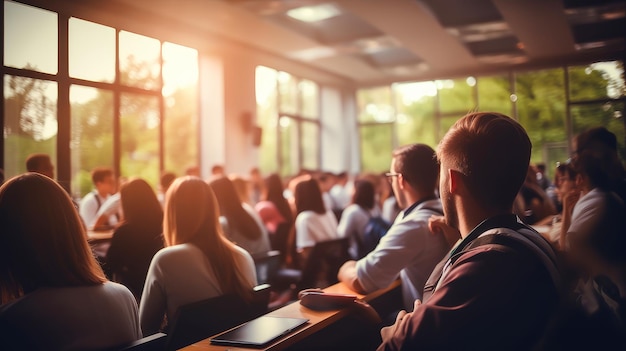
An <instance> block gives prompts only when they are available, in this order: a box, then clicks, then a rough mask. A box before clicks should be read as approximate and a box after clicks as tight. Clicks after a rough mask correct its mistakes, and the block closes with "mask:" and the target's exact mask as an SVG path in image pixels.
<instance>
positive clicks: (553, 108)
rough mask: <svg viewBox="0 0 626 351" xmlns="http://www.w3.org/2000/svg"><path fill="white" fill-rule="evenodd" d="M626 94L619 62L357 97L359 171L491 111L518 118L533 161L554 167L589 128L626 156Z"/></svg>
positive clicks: (387, 89) (361, 92)
mask: <svg viewBox="0 0 626 351" xmlns="http://www.w3.org/2000/svg"><path fill="white" fill-rule="evenodd" d="M625 92H626V88H625V87H624V68H623V64H622V63H621V62H600V63H593V64H589V65H586V66H576V67H568V68H567V69H563V68H555V69H545V70H536V71H529V72H510V73H508V74H503V75H494V76H484V77H467V78H464V79H450V80H438V81H430V82H419V83H402V84H393V85H392V86H391V89H390V87H387V86H384V87H378V88H370V89H362V90H359V91H358V92H357V99H358V108H359V128H360V136H361V143H360V144H361V145H360V146H361V165H362V171H376V172H379V171H381V169H383V168H384V167H388V164H389V162H390V160H391V150H392V148H393V147H395V146H397V145H404V144H409V143H425V144H428V145H431V146H433V147H435V146H436V144H437V143H438V142H439V140H440V139H441V138H442V137H443V136H444V135H445V133H446V132H447V131H448V129H449V128H450V126H452V125H453V124H454V122H456V121H457V120H458V118H460V117H461V116H463V115H465V114H466V113H467V112H470V111H474V110H477V111H495V112H500V113H504V114H506V115H508V116H511V117H513V118H515V119H517V120H518V121H519V122H520V123H521V124H522V125H523V126H524V128H525V129H526V131H527V132H528V135H529V137H530V139H531V141H532V143H533V153H532V159H531V162H533V163H539V162H543V163H545V164H546V165H549V167H548V168H547V171H548V175H549V176H552V172H553V167H552V166H553V165H554V164H555V163H556V162H559V161H561V162H562V161H565V160H566V159H567V158H568V157H569V154H570V152H571V145H570V140H571V138H572V137H573V136H574V135H576V134H578V133H580V132H582V131H584V130H586V129H588V128H591V127H596V126H605V127H607V128H608V129H609V130H611V131H612V132H613V133H615V134H616V136H617V138H618V142H619V149H620V150H619V151H620V155H621V157H622V158H623V159H624V158H625V157H626V133H625V128H624V107H625V105H626V98H625V95H626V94H625Z"/></svg>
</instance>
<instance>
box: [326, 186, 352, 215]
mask: <svg viewBox="0 0 626 351" xmlns="http://www.w3.org/2000/svg"><path fill="white" fill-rule="evenodd" d="M348 184H349V183H346V185H345V186H343V185H341V184H335V185H334V186H333V187H332V188H331V189H330V196H331V198H332V200H333V209H334V210H343V209H345V208H346V207H348V205H350V189H348Z"/></svg>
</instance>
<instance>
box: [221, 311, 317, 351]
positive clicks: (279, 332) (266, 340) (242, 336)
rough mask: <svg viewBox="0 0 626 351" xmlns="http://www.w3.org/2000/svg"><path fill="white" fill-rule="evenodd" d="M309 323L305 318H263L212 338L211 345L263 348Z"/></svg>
mask: <svg viewBox="0 0 626 351" xmlns="http://www.w3.org/2000/svg"><path fill="white" fill-rule="evenodd" d="M308 321H309V320H308V319H305V318H287V317H270V316H262V317H259V318H256V319H253V320H251V321H249V322H247V323H245V324H242V325H240V326H238V327H237V328H235V329H232V330H230V331H228V332H226V333H224V334H221V335H218V336H216V337H214V338H212V339H211V344H214V345H226V346H245V347H253V348H263V347H265V346H267V345H269V344H270V343H271V342H272V341H274V340H276V339H278V338H280V337H281V336H284V335H287V334H289V333H291V332H292V331H294V330H296V329H297V328H300V327H301V326H303V325H304V324H305V323H307V322H308Z"/></svg>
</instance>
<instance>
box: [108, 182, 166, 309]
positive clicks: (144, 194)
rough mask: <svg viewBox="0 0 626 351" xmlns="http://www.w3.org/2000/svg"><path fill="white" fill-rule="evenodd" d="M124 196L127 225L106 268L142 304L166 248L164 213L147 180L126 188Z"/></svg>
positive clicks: (117, 231)
mask: <svg viewBox="0 0 626 351" xmlns="http://www.w3.org/2000/svg"><path fill="white" fill-rule="evenodd" d="M120 195H121V200H122V208H123V209H124V221H122V223H121V224H120V226H119V227H117V228H116V229H115V231H114V232H113V238H112V239H111V246H110V247H109V250H108V251H107V255H106V260H105V261H106V266H105V268H106V269H107V271H108V272H109V273H110V274H112V275H113V278H114V280H115V281H117V282H119V283H122V284H124V285H126V287H128V288H129V289H130V291H132V293H133V294H134V295H135V297H136V298H137V300H139V298H140V297H141V293H142V291H143V285H144V282H145V280H146V274H147V273H148V267H149V266H150V261H152V257H153V256H154V254H156V253H157V251H159V250H160V249H162V248H163V237H162V235H161V233H162V232H163V230H162V224H163V210H162V209H161V204H160V203H159V200H157V198H156V195H155V193H154V191H153V190H152V188H151V187H150V185H149V184H148V183H147V182H146V181H145V180H143V179H133V180H131V181H129V182H128V183H126V184H124V185H122V188H121V189H120Z"/></svg>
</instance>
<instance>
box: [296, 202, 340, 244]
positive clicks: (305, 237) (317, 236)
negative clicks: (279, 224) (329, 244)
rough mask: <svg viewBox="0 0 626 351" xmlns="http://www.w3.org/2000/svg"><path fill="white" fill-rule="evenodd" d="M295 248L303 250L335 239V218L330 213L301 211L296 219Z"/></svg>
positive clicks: (336, 236)
mask: <svg viewBox="0 0 626 351" xmlns="http://www.w3.org/2000/svg"><path fill="white" fill-rule="evenodd" d="M295 227H296V247H297V248H298V249H303V248H306V247H312V246H315V244H316V243H318V242H320V241H325V240H331V239H337V238H339V236H338V235H337V218H336V217H335V215H334V214H333V213H332V212H331V211H326V213H324V214H319V213H316V212H313V211H303V212H301V213H300V214H298V216H297V217H296V224H295Z"/></svg>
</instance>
